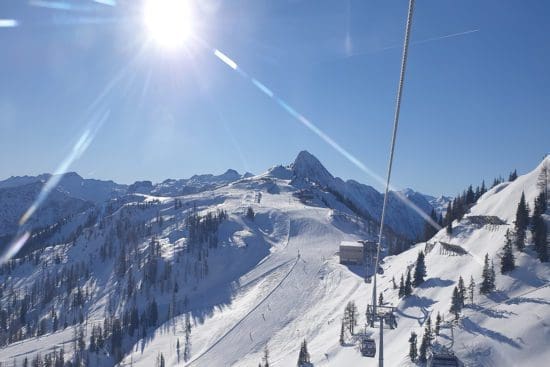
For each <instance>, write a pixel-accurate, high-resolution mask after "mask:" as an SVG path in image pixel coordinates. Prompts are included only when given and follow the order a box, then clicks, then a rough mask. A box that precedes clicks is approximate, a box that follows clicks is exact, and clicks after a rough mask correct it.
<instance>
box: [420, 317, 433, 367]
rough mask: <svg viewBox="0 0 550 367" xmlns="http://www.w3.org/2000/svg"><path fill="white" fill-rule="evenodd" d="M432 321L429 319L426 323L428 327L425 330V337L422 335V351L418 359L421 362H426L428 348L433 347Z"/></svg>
mask: <svg viewBox="0 0 550 367" xmlns="http://www.w3.org/2000/svg"><path fill="white" fill-rule="evenodd" d="M432 339H433V335H432V320H431V318H430V317H428V320H427V321H426V327H425V328H424V335H422V341H421V342H420V350H419V353H418V359H419V360H420V362H424V363H425V362H426V359H427V354H428V348H429V347H430V346H431V345H432Z"/></svg>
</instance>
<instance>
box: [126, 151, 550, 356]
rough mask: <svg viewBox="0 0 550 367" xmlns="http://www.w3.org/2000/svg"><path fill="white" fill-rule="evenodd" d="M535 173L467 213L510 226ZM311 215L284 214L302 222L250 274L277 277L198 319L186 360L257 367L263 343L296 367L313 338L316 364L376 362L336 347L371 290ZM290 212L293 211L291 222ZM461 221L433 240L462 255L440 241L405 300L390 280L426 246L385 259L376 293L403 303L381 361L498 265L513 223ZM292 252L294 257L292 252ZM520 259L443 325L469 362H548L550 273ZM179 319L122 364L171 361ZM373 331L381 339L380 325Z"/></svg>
mask: <svg viewBox="0 0 550 367" xmlns="http://www.w3.org/2000/svg"><path fill="white" fill-rule="evenodd" d="M548 163H550V162H547V164H548ZM539 168H540V167H539ZM538 171H539V169H537V170H535V171H533V172H532V173H530V174H528V175H526V176H522V177H520V178H519V179H518V180H516V181H515V182H513V183H511V184H508V185H505V186H506V187H497V188H494V189H493V190H491V191H489V192H488V193H486V194H485V196H484V197H483V198H482V199H481V200H480V202H479V204H478V205H477V206H475V207H474V208H473V209H472V211H471V215H497V214H498V215H499V216H500V217H501V218H502V219H504V220H506V221H507V222H508V223H511V219H512V218H513V216H514V214H515V209H516V205H517V201H518V200H519V195H521V191H522V190H525V192H526V193H527V198H528V199H529V200H530V201H532V199H533V198H534V195H535V193H536V184H535V182H536V178H537V176H538ZM289 209H290V208H289ZM317 211H318V213H315V215H314V218H311V214H314V212H313V211H312V209H309V208H306V207H304V208H292V210H289V211H288V212H289V214H290V215H291V219H290V223H291V226H292V223H293V222H294V221H298V218H304V217H305V218H307V219H300V220H299V223H300V224H299V225H298V228H299V229H297V230H296V231H291V232H290V234H291V235H290V237H289V241H288V245H286V246H287V247H286V248H284V250H283V251H281V250H280V247H278V248H277V249H276V250H275V251H274V252H273V253H272V254H271V255H270V256H269V257H268V258H267V260H265V261H264V262H262V263H260V264H259V265H258V267H257V268H255V271H254V272H253V273H254V274H257V273H262V274H271V273H270V270H271V271H273V272H274V274H273V275H269V276H268V277H265V279H262V280H259V281H258V284H257V285H254V286H251V287H250V288H246V289H242V290H239V292H238V293H237V294H236V295H235V296H234V299H233V301H232V303H231V306H229V307H227V308H221V309H219V310H217V312H215V313H214V314H213V315H212V317H211V318H209V319H207V320H203V321H202V322H200V323H198V324H197V325H196V327H195V329H194V331H193V333H194V334H193V359H192V360H191V362H190V363H188V364H186V365H189V366H218V365H219V366H226V365H234V366H255V365H257V363H258V362H259V361H260V359H261V354H262V349H263V347H264V346H265V345H268V346H269V349H270V353H271V356H272V358H271V363H272V365H274V366H292V365H294V364H295V362H296V358H297V354H298V348H299V344H300V341H301V340H302V339H303V338H306V339H307V340H308V342H309V349H310V353H311V354H312V362H313V363H314V365H315V366H355V365H366V366H368V365H372V366H375V365H377V362H376V361H375V360H374V359H368V358H365V357H362V356H361V355H360V353H359V352H358V350H357V346H356V345H355V346H353V343H352V344H350V345H349V346H346V347H340V345H339V343H338V334H339V325H340V324H339V323H340V319H341V317H342V312H343V309H344V306H345V304H346V303H347V302H348V301H349V300H355V301H356V302H357V304H358V306H359V309H360V310H364V309H365V306H366V303H367V302H368V300H369V299H370V286H368V285H367V284H365V283H364V282H363V280H362V278H361V276H360V270H357V269H350V268H348V267H345V266H342V265H340V264H338V263H337V259H336V257H335V256H334V255H333V254H334V252H335V251H336V248H337V241H338V239H339V238H341V235H340V234H338V232H334V230H333V229H330V223H329V222H327V221H326V220H327V216H326V215H327V214H328V213H326V212H323V211H322V210H320V209H317ZM294 215H297V217H295V219H292V218H293V216H294ZM320 218H324V220H323V221H320V220H319V219H320ZM313 219H314V220H313ZM312 220H313V222H314V223H312ZM466 223H467V221H466V220H465V221H464V223H461V224H457V226H456V227H455V235H454V236H453V237H451V238H449V237H448V236H447V235H446V233H445V232H444V231H442V232H440V233H439V234H437V235H436V237H435V238H434V239H433V240H432V242H433V243H436V242H437V241H438V240H442V241H444V242H450V243H455V244H459V245H460V246H462V247H463V248H464V249H466V250H467V251H468V254H467V255H463V256H448V255H443V254H442V253H441V252H440V248H439V245H438V244H436V245H435V246H434V247H433V249H432V250H431V251H430V252H429V253H428V254H427V259H426V262H427V268H428V278H429V279H428V280H427V281H426V282H425V283H424V284H423V285H422V286H421V287H419V288H418V289H416V290H415V293H414V295H413V296H411V297H410V298H408V299H407V300H401V301H400V300H398V298H397V291H396V290H394V289H393V287H392V286H391V278H392V276H395V277H396V279H398V278H399V276H400V275H401V274H402V273H403V272H404V271H405V269H406V268H407V266H410V265H412V264H413V263H414V260H415V259H416V255H417V252H418V251H419V250H421V249H424V247H425V244H419V245H417V246H416V247H415V248H413V249H411V250H409V251H407V252H405V253H403V254H400V255H397V256H394V257H389V258H387V259H386V261H385V264H384V265H383V267H384V270H385V271H384V275H382V276H381V277H380V278H381V282H380V283H381V284H380V286H381V287H380V289H381V290H382V291H383V293H384V298H385V299H386V302H390V303H392V304H394V305H397V306H398V307H399V310H398V322H399V327H398V328H397V329H395V330H387V331H386V338H385V340H386V344H385V356H386V364H387V365H389V366H403V365H412V364H411V363H410V362H409V361H408V357H407V356H406V355H407V347H408V343H407V339H408V337H409V335H410V332H411V331H416V332H417V333H418V334H419V335H421V333H422V328H423V323H424V322H425V320H426V318H427V317H428V316H429V315H432V316H435V313H436V312H438V311H439V312H441V313H443V314H444V315H445V318H446V319H450V317H451V316H450V315H449V313H448V309H449V305H450V298H451V293H452V288H453V287H454V285H456V281H457V279H458V276H459V275H462V276H463V277H464V278H465V279H468V278H469V276H470V275H473V276H474V277H475V279H476V280H477V281H479V279H480V273H481V268H482V256H484V254H485V253H489V254H490V256H491V257H495V262H497V263H498V258H497V257H496V255H497V254H498V252H499V251H500V248H501V247H502V245H503V239H504V237H503V236H504V233H505V230H506V228H508V227H509V225H503V226H499V228H493V227H489V228H487V227H482V228H473V227H472V226H471V225H468V224H466ZM312 249H313V250H314V251H313V253H312V251H311V250H312ZM298 250H299V251H300V257H298V256H297V255H296V252H297V251H298ZM331 254H332V256H331ZM283 255H284V256H285V257H284V260H285V261H290V263H286V265H284V269H281V268H280V267H281V266H282V264H285V262H284V261H283V260H282V259H281V256H283ZM518 263H519V265H520V266H519V268H518V269H517V270H515V271H514V272H512V273H511V274H510V275H498V276H497V288H498V292H496V293H494V294H493V295H492V296H491V297H490V298H488V297H484V296H478V295H477V294H476V298H477V299H478V300H477V301H476V304H475V305H474V306H472V307H471V308H467V309H466V310H465V311H464V314H465V317H464V318H463V319H462V320H461V322H460V323H459V325H458V327H455V329H454V340H451V334H450V332H449V330H444V331H443V332H442V336H441V337H440V338H439V341H438V342H440V343H441V344H444V345H448V346H450V345H453V348H454V350H455V352H456V353H457V356H458V357H459V358H460V359H461V361H462V363H464V364H465V365H469V366H516V365H518V364H522V365H525V366H540V365H544V361H547V360H548V358H550V354H549V353H550V351H548V349H547V343H548V340H549V335H550V329H549V325H548V324H547V323H546V322H544V320H548V319H549V317H550V308H549V307H548V305H549V304H550V288H549V287H548V279H550V269H549V267H548V264H540V263H539V262H538V260H536V258H534V257H533V256H532V254H529V253H526V254H520V255H518ZM354 270H355V271H354ZM356 271H357V272H359V274H357V273H356ZM245 279H246V278H245ZM363 320H364V319H363ZM503 321H505V322H503ZM177 324H178V325H180V327H179V328H178V327H176V332H175V333H165V332H161V331H159V332H158V333H157V334H156V335H155V338H154V339H153V341H152V342H151V346H152V348H151V351H152V352H149V353H147V352H141V351H140V350H139V348H136V350H135V352H134V353H133V354H132V355H131V356H130V357H129V358H126V362H128V361H129V360H130V359H131V360H133V362H134V363H135V364H137V365H143V366H146V365H149V363H151V362H152V361H153V360H154V358H155V356H156V355H157V353H158V352H159V351H162V353H163V354H164V355H167V356H172V357H171V359H168V361H169V365H170V364H172V363H175V362H176V360H175V358H176V357H175V356H174V345H175V343H176V339H177V338H180V340H181V338H182V335H183V334H182V327H181V325H182V321H181V320H179V321H178V323H177ZM370 332H372V333H373V334H374V336H376V335H377V331H376V330H373V331H370Z"/></svg>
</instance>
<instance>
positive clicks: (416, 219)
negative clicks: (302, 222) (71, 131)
mask: <svg viewBox="0 0 550 367" xmlns="http://www.w3.org/2000/svg"><path fill="white" fill-rule="evenodd" d="M50 177H51V175H50V174H41V175H38V176H17V177H10V178H8V179H6V180H4V181H0V192H1V191H2V190H6V189H9V190H10V191H9V192H10V195H14V196H15V197H17V196H18V195H20V196H25V195H26V196H28V195H29V194H28V192H27V191H26V190H23V191H22V192H21V193H18V188H20V187H24V186H25V185H29V184H31V185H36V187H38V186H40V187H41V186H42V185H44V183H45V182H46V181H47V180H48V179H49V178H50ZM261 177H274V178H279V179H285V180H290V181H291V185H292V186H293V187H295V188H296V189H298V190H303V189H307V190H313V191H314V192H315V193H316V195H317V197H318V199H319V200H322V201H324V204H323V203H321V205H329V206H334V207H335V208H336V207H337V208H340V209H342V208H344V207H345V208H347V210H350V211H351V212H354V213H355V214H357V215H360V216H362V217H364V218H366V219H369V220H371V221H374V222H379V219H380V215H381V211H382V202H383V194H381V193H380V192H378V191H377V190H376V189H374V188H373V187H372V186H369V185H365V184H362V183H359V182H357V181H354V180H347V181H344V180H342V179H340V178H338V177H334V176H333V175H332V174H331V173H330V172H329V171H328V170H327V169H326V168H325V167H324V166H323V164H322V163H321V162H320V161H319V160H318V159H317V158H316V157H315V156H314V155H313V154H311V153H309V152H307V151H301V152H300V153H299V154H298V155H297V156H296V158H295V160H294V161H293V162H292V163H291V164H289V165H288V166H275V167H272V168H271V169H269V170H267V172H266V173H264V174H262V175H258V176H254V175H253V174H251V173H248V172H247V173H245V174H240V173H239V172H237V171H236V170H233V169H228V170H227V171H225V172H224V173H222V174H220V175H213V174H200V175H193V176H191V177H190V178H187V179H167V180H164V181H162V182H160V183H156V184H154V183H152V182H151V181H137V182H135V183H133V184H131V185H124V184H118V183H116V182H113V181H104V180H95V179H85V178H83V177H81V176H80V175H78V174H77V173H75V172H68V173H66V174H64V175H63V177H62V178H61V180H60V182H59V184H58V186H57V187H56V188H55V190H54V193H55V195H54V196H52V198H51V200H50V201H49V202H48V203H47V205H50V204H51V203H52V202H54V201H55V198H58V199H59V200H62V201H63V202H64V201H67V200H69V199H71V198H72V199H75V200H77V201H75V203H74V205H73V206H71V208H72V209H71V210H70V211H68V212H67V213H70V214H74V210H76V209H75V208H79V207H80V206H81V207H82V208H84V207H85V208H88V207H90V206H96V207H98V208H101V207H102V206H103V205H104V204H105V203H106V202H107V201H109V200H112V199H117V198H121V197H124V196H125V195H128V194H141V195H153V196H161V197H176V196H184V195H192V194H198V193H201V192H205V191H211V190H215V189H217V188H220V187H223V186H226V185H230V184H233V183H236V182H238V181H240V180H260V179H261ZM402 194H403V195H404V196H405V197H407V198H408V199H409V200H410V201H411V202H412V203H414V204H415V205H416V206H417V207H419V208H420V209H421V210H422V211H424V212H425V213H426V214H430V212H431V211H432V209H434V210H436V212H438V213H441V210H443V209H442V208H443V205H444V204H445V203H446V201H445V200H443V199H441V200H440V201H438V200H439V199H435V198H433V197H431V196H428V195H424V194H421V193H418V192H416V191H414V190H411V189H407V190H404V191H403V192H402ZM61 198H63V199H61ZM16 201H17V200H16ZM20 203H21V207H20V208H18V209H17V210H12V215H6V214H5V213H4V215H3V216H1V217H0V223H3V225H2V226H0V236H2V235H7V234H10V233H12V231H13V230H14V228H16V227H17V226H16V221H17V220H18V219H19V218H18V217H17V216H18V215H21V213H23V212H24V211H25V210H26V208H28V206H29V205H30V204H31V202H30V201H29V200H20ZM77 203H78V204H77ZM84 203H87V204H85V205H84ZM51 213H55V211H53V212H51ZM50 215H53V217H51V218H49V219H48V220H47V221H45V223H48V224H52V223H55V222H56V220H60V219H62V217H63V215H64V214H63V213H58V215H54V214H50ZM386 223H387V225H388V227H389V228H390V229H391V230H393V232H395V233H396V234H398V235H400V236H402V237H403V238H406V239H408V240H410V241H411V242H412V241H414V240H416V239H418V238H420V237H421V236H422V235H423V230H424V219H423V218H421V217H420V216H419V215H418V213H416V212H415V211H414V210H413V209H411V208H410V207H409V206H408V205H406V204H405V203H403V201H402V200H401V199H399V198H398V197H397V195H396V194H395V193H393V192H391V193H390V198H389V206H388V212H387V217H386ZM42 224H43V223H42Z"/></svg>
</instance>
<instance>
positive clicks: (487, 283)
mask: <svg viewBox="0 0 550 367" xmlns="http://www.w3.org/2000/svg"><path fill="white" fill-rule="evenodd" d="M481 278H482V280H481V285H480V288H479V292H480V293H481V294H487V293H490V292H492V290H493V287H494V285H493V284H494V282H493V276H492V274H491V267H490V265H489V254H485V261H484V264H483V271H482V273H481Z"/></svg>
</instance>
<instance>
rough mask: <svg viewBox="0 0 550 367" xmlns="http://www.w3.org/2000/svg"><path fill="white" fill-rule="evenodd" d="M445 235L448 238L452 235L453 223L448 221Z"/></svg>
mask: <svg viewBox="0 0 550 367" xmlns="http://www.w3.org/2000/svg"><path fill="white" fill-rule="evenodd" d="M446 228H447V234H448V235H449V236H451V235H452V234H453V222H452V221H450V222H449V223H447V227H446Z"/></svg>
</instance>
